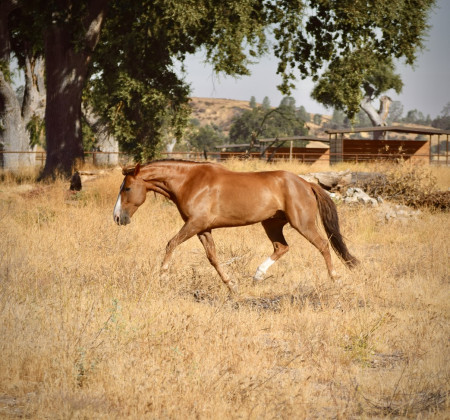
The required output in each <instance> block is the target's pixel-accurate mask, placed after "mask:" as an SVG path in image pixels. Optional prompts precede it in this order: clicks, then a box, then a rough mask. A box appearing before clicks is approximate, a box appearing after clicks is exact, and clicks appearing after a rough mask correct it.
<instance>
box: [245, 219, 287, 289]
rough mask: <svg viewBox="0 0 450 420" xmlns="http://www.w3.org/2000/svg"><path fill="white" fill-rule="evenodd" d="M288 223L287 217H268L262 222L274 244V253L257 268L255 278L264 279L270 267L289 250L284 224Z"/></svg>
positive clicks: (256, 279)
mask: <svg viewBox="0 0 450 420" xmlns="http://www.w3.org/2000/svg"><path fill="white" fill-rule="evenodd" d="M286 223H287V220H285V219H267V220H264V221H263V222H261V224H262V225H263V227H264V230H265V231H266V234H267V236H268V237H269V239H270V240H271V241H272V244H273V254H272V255H271V256H270V257H269V258H267V259H266V260H265V261H264V262H263V263H262V264H261V265H260V266H259V267H258V268H257V270H256V273H255V275H254V276H253V280H255V281H258V280H262V279H263V277H264V275H265V274H266V272H267V270H268V268H269V267H270V266H271V265H272V264H273V263H274V262H275V261H277V260H279V259H280V258H281V256H283V255H284V254H286V252H288V251H289V245H288V244H287V242H286V239H284V236H283V226H284V225H285V224H286Z"/></svg>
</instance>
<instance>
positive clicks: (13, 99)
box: [0, 0, 45, 170]
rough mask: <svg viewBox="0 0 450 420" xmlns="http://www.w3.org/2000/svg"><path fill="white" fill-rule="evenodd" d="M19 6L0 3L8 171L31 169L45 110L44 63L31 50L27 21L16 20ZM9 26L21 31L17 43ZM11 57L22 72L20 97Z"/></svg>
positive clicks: (0, 128)
mask: <svg viewBox="0 0 450 420" xmlns="http://www.w3.org/2000/svg"><path fill="white" fill-rule="evenodd" d="M19 6H20V4H19V2H18V1H17V0H3V1H2V2H1V3H0V150H1V151H2V152H3V153H2V154H1V155H0V163H1V166H2V167H3V168H5V169H9V170H17V169H19V168H20V167H24V166H33V165H34V163H35V155H34V154H33V153H28V152H31V151H32V146H33V140H36V137H38V136H39V133H40V131H41V130H40V128H41V126H42V124H41V121H42V120H43V116H44V110H45V86H44V61H43V58H42V56H41V55H40V54H39V52H38V51H36V50H34V49H33V47H32V43H31V42H30V39H29V33H28V32H27V29H28V24H27V22H26V19H19V18H18V16H17V12H19V14H20V7H19ZM18 20H20V22H18ZM11 21H12V22H11ZM14 21H15V22H14ZM11 26H12V27H14V28H17V27H21V29H22V36H21V37H20V38H19V39H17V38H16V37H15V36H14V35H15V33H14V32H13V31H11ZM13 53H14V56H15V58H16V61H17V62H18V64H19V65H20V67H21V68H23V70H24V78H25V87H24V89H23V95H22V96H21V97H19V95H17V92H16V91H15V89H14V85H13V83H12V71H13V70H12V64H11V62H12V58H13V57H12V56H13ZM30 132H31V133H32V135H31V136H30ZM12 152H19V153H12Z"/></svg>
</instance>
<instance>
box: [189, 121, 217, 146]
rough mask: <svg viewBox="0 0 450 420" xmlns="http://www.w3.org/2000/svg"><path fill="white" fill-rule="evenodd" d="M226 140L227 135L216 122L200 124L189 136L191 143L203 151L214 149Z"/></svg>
mask: <svg viewBox="0 0 450 420" xmlns="http://www.w3.org/2000/svg"><path fill="white" fill-rule="evenodd" d="M224 140H225V135H224V134H223V132H222V130H221V129H220V128H219V127H217V126H216V125H214V124H207V125H204V126H199V127H198V128H197V129H196V130H193V131H192V132H191V134H189V135H188V136H187V141H188V142H189V144H190V145H191V146H192V147H193V148H194V149H196V150H198V151H202V152H210V151H213V150H214V148H215V146H220V145H221V144H223V143H224Z"/></svg>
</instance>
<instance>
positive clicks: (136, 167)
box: [134, 163, 141, 176]
mask: <svg viewBox="0 0 450 420" xmlns="http://www.w3.org/2000/svg"><path fill="white" fill-rule="evenodd" d="M140 170H141V164H140V163H138V164H137V165H136V166H135V167H134V176H137V174H138V173H139V171H140Z"/></svg>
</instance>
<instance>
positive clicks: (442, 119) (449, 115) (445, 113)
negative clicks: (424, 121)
mask: <svg viewBox="0 0 450 420" xmlns="http://www.w3.org/2000/svg"><path fill="white" fill-rule="evenodd" d="M431 125H432V126H433V127H436V128H440V129H442V130H450V102H447V105H445V106H444V108H442V111H441V114H440V115H439V116H437V117H436V118H435V119H434V120H433V121H432V124H431Z"/></svg>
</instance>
